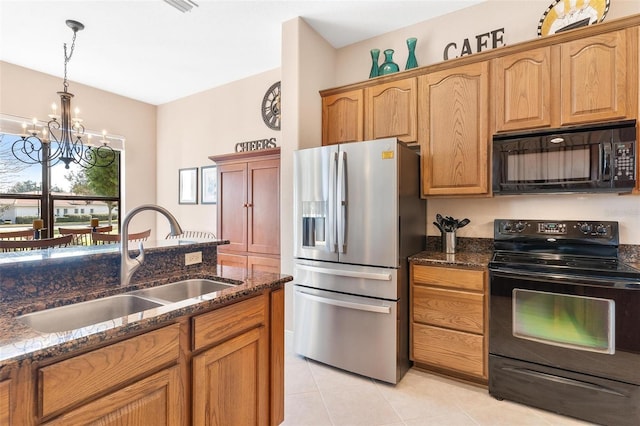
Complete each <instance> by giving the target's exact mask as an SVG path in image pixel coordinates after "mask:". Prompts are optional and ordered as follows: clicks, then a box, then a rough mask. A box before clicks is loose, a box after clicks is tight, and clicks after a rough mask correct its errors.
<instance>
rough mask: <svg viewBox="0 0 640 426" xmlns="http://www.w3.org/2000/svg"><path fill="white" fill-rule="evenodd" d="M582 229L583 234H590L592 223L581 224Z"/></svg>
mask: <svg viewBox="0 0 640 426" xmlns="http://www.w3.org/2000/svg"><path fill="white" fill-rule="evenodd" d="M580 231H582V233H583V234H590V233H591V225H590V224H588V223H586V222H585V223H583V224H581V225H580Z"/></svg>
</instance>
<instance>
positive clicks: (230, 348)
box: [192, 326, 269, 426]
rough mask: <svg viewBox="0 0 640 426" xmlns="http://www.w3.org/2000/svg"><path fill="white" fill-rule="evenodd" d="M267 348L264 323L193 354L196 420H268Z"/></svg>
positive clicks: (203, 422)
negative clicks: (196, 354) (197, 353)
mask: <svg viewBox="0 0 640 426" xmlns="http://www.w3.org/2000/svg"><path fill="white" fill-rule="evenodd" d="M267 350H268V342H267V334H266V329H265V327H264V326H261V327H258V328H254V329H251V330H249V331H247V332H245V333H243V334H241V335H239V336H237V337H234V338H232V339H230V340H228V341H226V342H224V343H221V344H219V345H217V346H215V347H213V348H211V349H209V350H207V351H205V352H204V353H202V354H200V355H198V356H195V357H194V358H193V364H192V365H193V421H194V424H196V425H211V426H213V425H219V426H224V425H258V424H261V425H268V424H269V407H268V403H269V398H268V397H269V392H268V386H269V369H268V361H269V358H268V356H269V354H268V351H267Z"/></svg>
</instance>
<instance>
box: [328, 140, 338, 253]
mask: <svg viewBox="0 0 640 426" xmlns="http://www.w3.org/2000/svg"><path fill="white" fill-rule="evenodd" d="M337 163H338V152H332V153H331V158H330V161H329V215H328V217H327V230H326V232H327V244H328V247H329V251H330V252H332V253H337V252H338V248H337V246H336V244H337V236H336V233H337V229H336V180H337V178H336V176H337V170H336V169H337Z"/></svg>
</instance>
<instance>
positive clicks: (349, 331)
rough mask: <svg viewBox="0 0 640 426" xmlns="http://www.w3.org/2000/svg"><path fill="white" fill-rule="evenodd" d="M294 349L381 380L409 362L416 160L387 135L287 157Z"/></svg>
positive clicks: (421, 231)
mask: <svg viewBox="0 0 640 426" xmlns="http://www.w3.org/2000/svg"><path fill="white" fill-rule="evenodd" d="M294 176H295V181H294V217H295V223H294V240H295V249H294V257H295V268H294V339H293V340H294V350H295V352H296V353H298V354H300V355H303V356H305V357H308V358H311V359H314V360H317V361H320V362H323V363H326V364H329V365H333V366H335V367H339V368H342V369H344V370H348V371H351V372H354V373H358V374H361V375H364V376H368V377H372V378H375V379H378V380H382V381H385V382H389V383H397V382H398V381H399V380H400V379H401V378H402V376H403V375H404V373H405V372H406V371H407V370H408V368H409V366H410V362H409V265H408V262H407V257H408V256H410V255H412V254H414V253H417V252H419V251H421V250H423V249H424V245H425V238H426V237H425V229H426V202H425V200H422V199H421V198H420V158H419V156H418V154H417V153H416V152H414V151H413V150H411V149H410V148H409V147H407V146H406V145H405V144H403V143H401V142H398V141H397V140H396V139H395V138H389V139H379V140H374V141H366V142H355V143H349V144H342V145H332V146H326V147H319V148H311V149H304V150H299V151H296V152H295V153H294Z"/></svg>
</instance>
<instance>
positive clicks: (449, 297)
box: [413, 286, 484, 334]
mask: <svg viewBox="0 0 640 426" xmlns="http://www.w3.org/2000/svg"><path fill="white" fill-rule="evenodd" d="M413 321H416V322H421V323H424V324H431V325H438V326H442V327H446V328H452V329H455V330H461V331H468V332H471V333H477V334H483V331H484V295H483V294H480V293H469V292H465V291H457V290H447V289H441V288H430V287H423V286H415V287H414V288H413Z"/></svg>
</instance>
